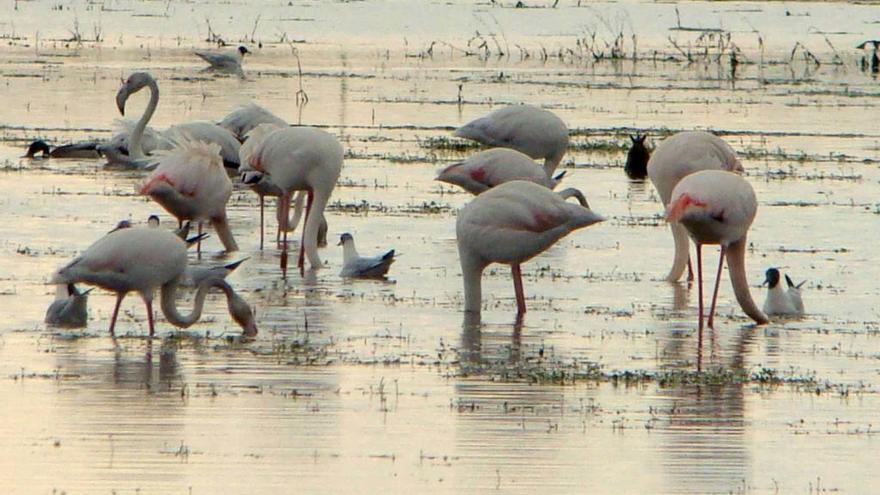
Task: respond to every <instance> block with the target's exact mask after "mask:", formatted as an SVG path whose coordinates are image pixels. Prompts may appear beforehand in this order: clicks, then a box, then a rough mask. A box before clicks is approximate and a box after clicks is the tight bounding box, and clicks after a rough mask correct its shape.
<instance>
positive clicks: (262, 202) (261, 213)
mask: <svg viewBox="0 0 880 495" xmlns="http://www.w3.org/2000/svg"><path fill="white" fill-rule="evenodd" d="M264 203H265V201H264V198H263V195H262V194H261V195H260V251H262V250H263V237H264V236H263V222H264V211H263V209H264V208H263V207H264Z"/></svg>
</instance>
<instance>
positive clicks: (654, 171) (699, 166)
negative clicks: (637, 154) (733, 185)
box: [648, 131, 743, 282]
mask: <svg viewBox="0 0 880 495" xmlns="http://www.w3.org/2000/svg"><path fill="white" fill-rule="evenodd" d="M700 170H727V171H730V172H742V171H743V167H742V164H741V163H740V162H739V160H738V159H737V158H736V152H734V151H733V148H731V147H730V145H728V144H727V143H726V142H725V141H724V140H723V139H721V138H719V137H718V136H715V135H714V134H709V133H708V132H703V131H686V132H679V133H678V134H674V135H672V136H670V137H668V138H666V139H665V140H663V142H662V143H660V144H659V145H657V149H656V150H654V153H653V154H652V155H651V158H650V160H649V161H648V176H649V177H650V178H651V182H652V183H653V184H654V187H655V188H656V189H657V192H658V193H659V194H660V199H661V200H662V201H663V206H664V207H666V206H668V205H669V201H670V197H671V196H672V190H673V189H674V188H675V186H676V184H678V182H679V181H680V180H681V179H683V178H684V177H686V176H688V175H690V174H692V173H694V172H699V171H700ZM669 227H670V229H672V238H673V240H674V241H675V257H674V259H673V263H672V269H670V270H669V274H668V275H667V276H666V280H667V281H669V282H677V281H678V279H680V278H681V276H682V274H683V273H684V269H685V267H687V268H688V280H693V279H694V275H693V269H692V268H691V264H690V254H689V253H688V251H689V250H688V240H687V233H686V232H685V229H684V228H683V227H682V226H681V225H680V224H679V223H677V222H670V223H669Z"/></svg>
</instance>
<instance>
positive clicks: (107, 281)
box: [51, 227, 257, 337]
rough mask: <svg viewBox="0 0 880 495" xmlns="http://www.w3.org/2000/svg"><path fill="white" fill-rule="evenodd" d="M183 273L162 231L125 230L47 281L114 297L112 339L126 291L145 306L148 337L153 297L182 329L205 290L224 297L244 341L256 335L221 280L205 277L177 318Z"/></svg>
mask: <svg viewBox="0 0 880 495" xmlns="http://www.w3.org/2000/svg"><path fill="white" fill-rule="evenodd" d="M186 271H187V258H186V244H185V243H184V242H183V241H182V240H180V238H179V237H177V236H176V235H174V234H173V233H171V232H168V231H166V230H164V229H157V228H151V227H130V228H127V229H120V230H117V231H114V232H112V233H110V234H107V235H105V236H104V237H102V238H101V239H99V240H98V241H96V242H95V243H94V244H92V245H91V246H90V247H89V248H88V249H86V250H85V252H83V253H82V254H81V255H80V256H79V257H77V258H75V259H74V260H73V261H71V262H70V263H68V264H67V265H65V266H64V267H63V268H61V269H60V270H58V272H57V273H56V274H55V275H54V277H53V278H52V281H51V283H53V284H73V283H79V282H82V283H86V284H90V285H96V286H98V287H101V288H103V289H107V290H110V291H112V292H115V293H116V306H115V307H114V309H113V316H112V318H111V320H110V334H111V335H113V334H114V329H115V327H116V317H117V316H118V314H119V306H120V304H122V299H123V298H125V295H126V294H128V293H129V292H138V293H139V294H140V296H141V298H142V299H143V300H144V304H145V305H146V307H147V320H148V322H149V326H150V336H151V337H152V336H153V334H154V330H155V328H154V324H153V296H154V294H155V292H156V289H160V290H161V308H162V313H163V314H164V315H165V318H166V319H167V320H168V321H169V322H170V323H171V324H172V325H175V326H178V327H182V328H188V327H189V326H191V325H192V324H194V323H195V322H197V321H198V320H199V317H200V316H201V314H202V307H203V306H204V303H205V297H206V296H207V294H208V290H209V289H210V288H211V287H217V288H219V289H221V290H222V291H223V292H224V293H225V294H226V302H227V306H228V309H229V314H230V315H231V316H232V319H233V320H235V322H236V323H238V324H239V325H240V326H241V327H242V329H243V331H244V335H246V336H254V335H256V334H257V326H256V323H255V321H254V315H253V312H252V311H251V308H250V306H249V305H248V304H247V302H245V300H244V299H242V297H241V296H239V295H238V294H236V293H235V291H234V290H233V289H232V287H231V286H230V285H229V284H228V283H226V281H224V280H223V279H221V278H217V277H209V278H207V279H206V280H205V281H203V282H202V284H201V285H199V288H198V292H197V293H196V296H195V303H194V305H195V307H194V309H193V312H192V313H190V314H189V315H182V314H181V313H180V312H179V311H178V309H177V303H176V301H175V299H176V295H177V288H178V285H179V284H180V282H181V280H182V278H183V277H184V275H185V273H186Z"/></svg>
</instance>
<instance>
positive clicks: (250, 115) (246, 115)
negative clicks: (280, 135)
mask: <svg viewBox="0 0 880 495" xmlns="http://www.w3.org/2000/svg"><path fill="white" fill-rule="evenodd" d="M260 124H271V125H274V126H277V127H287V125H288V123H287V122H286V121H285V120H284V119H282V118H281V117H279V116H277V115H275V114H274V113H272V112H270V111H269V110H267V109H265V108H263V107H261V106H260V105H257V104H256V103H254V102H250V103H248V104H247V105H244V106H241V107H239V108H236V109H235V110H233V111H232V112H230V113H229V115H227V116H226V117H223V120H221V121H220V123H218V124H217V125H219V126H220V127H222V128H224V129H226V130H227V131H229V132H231V133H232V134H233V135H235V137H236V138H238V140H239V141H241V142H244V141H245V139H247V135H248V133H249V132H251V131H252V130H254V129H255V128H256V127H257V126H258V125H260Z"/></svg>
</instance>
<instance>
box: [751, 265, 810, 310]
mask: <svg viewBox="0 0 880 495" xmlns="http://www.w3.org/2000/svg"><path fill="white" fill-rule="evenodd" d="M780 278H781V277H780V272H779V269H778V268H768V269H767V271H766V272H765V278H764V283H763V284H761V285H765V284H766V285H767V299H765V300H764V312H765V313H767V314H768V315H786V316H801V315H803V314H804V300H803V299H802V298H801V287H802V286H803V285H804V283H805V282H806V281H804V282H801V283H799V284H797V285H795V283H794V282H793V281H792V280H791V277H789V276H788V274H786V275H785V283H786V285H788V290H786V289H783V288H782V284H781V283H779V282H780Z"/></svg>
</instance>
